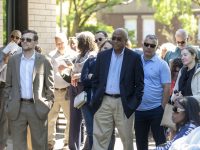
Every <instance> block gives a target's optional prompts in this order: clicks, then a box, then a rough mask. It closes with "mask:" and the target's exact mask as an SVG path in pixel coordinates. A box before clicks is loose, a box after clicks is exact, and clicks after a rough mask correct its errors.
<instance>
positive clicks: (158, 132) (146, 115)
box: [135, 35, 171, 150]
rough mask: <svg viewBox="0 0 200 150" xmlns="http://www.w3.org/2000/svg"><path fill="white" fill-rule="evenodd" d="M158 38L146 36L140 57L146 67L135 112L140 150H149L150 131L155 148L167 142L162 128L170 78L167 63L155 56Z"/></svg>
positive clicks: (137, 141)
mask: <svg viewBox="0 0 200 150" xmlns="http://www.w3.org/2000/svg"><path fill="white" fill-rule="evenodd" d="M157 45H158V39H157V37H156V36H155V35H147V36H146V38H145V40H144V43H143V52H144V53H143V55H142V56H141V59H142V63H143V68H144V83H145V86H144V95H143V97H142V103H141V104H140V105H139V107H138V108H137V111H136V112H135V134H136V145H137V149H138V150H148V134H149V130H150V129H151V131H152V134H153V137H154V140H155V143H156V146H157V145H159V144H162V143H165V142H166V139H165V134H164V129H163V127H161V126H160V122H161V119H162V116H163V111H164V109H163V108H164V107H165V105H166V103H167V102H168V99H169V95H170V83H171V75H170V69H169V67H168V64H167V63H166V62H165V61H164V60H162V59H160V58H159V57H158V56H157V55H156V53H155V52H156V49H157Z"/></svg>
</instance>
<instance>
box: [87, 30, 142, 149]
mask: <svg viewBox="0 0 200 150" xmlns="http://www.w3.org/2000/svg"><path fill="white" fill-rule="evenodd" d="M127 40H128V33H127V32H126V30H125V29H123V28H118V29H116V30H115V31H114V32H113V35H112V44H113V48H111V49H109V50H106V51H102V52H100V53H99V54H98V56H97V60H96V69H95V72H94V78H93V79H94V80H93V81H94V82H93V88H94V91H93V98H92V100H91V105H92V107H94V108H95V110H97V112H96V113H95V115H94V121H93V122H94V127H93V147H92V150H107V149H108V145H109V142H110V139H111V135H112V131H113V129H114V128H115V127H116V128H117V129H118V131H119V136H120V137H121V140H122V143H123V147H124V148H123V149H124V150H133V132H132V127H133V113H134V111H135V110H136V108H137V107H138V106H139V104H140V103H141V98H142V95H143V86H144V80H143V79H144V72H143V67H142V62H141V58H140V55H139V54H137V53H135V52H133V51H132V50H130V49H128V48H126V43H127Z"/></svg>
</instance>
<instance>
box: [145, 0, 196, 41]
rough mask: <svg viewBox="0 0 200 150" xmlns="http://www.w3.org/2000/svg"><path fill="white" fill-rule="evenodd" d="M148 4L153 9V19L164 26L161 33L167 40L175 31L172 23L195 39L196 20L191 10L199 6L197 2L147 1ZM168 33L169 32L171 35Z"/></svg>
mask: <svg viewBox="0 0 200 150" xmlns="http://www.w3.org/2000/svg"><path fill="white" fill-rule="evenodd" d="M148 2H149V4H150V6H152V7H153V8H155V14H154V17H155V19H156V20H157V21H158V22H160V23H161V24H164V25H165V26H164V28H163V31H162V33H163V34H164V35H165V36H166V37H167V38H169V36H172V34H173V33H174V30H175V29H174V25H173V24H172V21H178V22H180V23H181V25H182V28H184V29H186V30H187V31H188V32H189V33H190V36H191V37H192V38H193V39H195V38H194V37H195V35H196V32H197V20H196V17H195V15H194V12H193V11H192V8H193V7H199V6H200V1H199V0H150V1H149V0H148ZM191 6H193V7H191ZM168 31H169V32H170V31H171V33H172V34H170V33H169V32H168Z"/></svg>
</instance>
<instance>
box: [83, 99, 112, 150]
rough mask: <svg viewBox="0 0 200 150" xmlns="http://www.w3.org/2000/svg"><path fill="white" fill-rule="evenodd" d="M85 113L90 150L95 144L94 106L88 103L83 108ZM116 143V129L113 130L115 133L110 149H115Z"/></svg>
mask: <svg viewBox="0 0 200 150" xmlns="http://www.w3.org/2000/svg"><path fill="white" fill-rule="evenodd" d="M81 111H82V113H83V117H84V119H85V126H86V131H87V137H88V139H89V150H91V149H92V144H93V118H94V111H93V110H92V108H91V107H90V106H89V105H88V104H87V103H86V104H85V105H83V107H82V108H81ZM114 145H115V129H114V130H113V134H112V136H111V141H110V144H109V147H108V150H114Z"/></svg>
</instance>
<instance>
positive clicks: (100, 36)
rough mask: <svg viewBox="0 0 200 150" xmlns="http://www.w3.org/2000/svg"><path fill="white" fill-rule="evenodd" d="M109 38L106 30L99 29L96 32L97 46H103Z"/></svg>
mask: <svg viewBox="0 0 200 150" xmlns="http://www.w3.org/2000/svg"><path fill="white" fill-rule="evenodd" d="M107 40H108V34H107V33H106V32H105V31H97V32H96V33H95V43H97V46H98V48H99V49H101V48H102V46H103V44H104V42H106V41H107Z"/></svg>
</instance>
